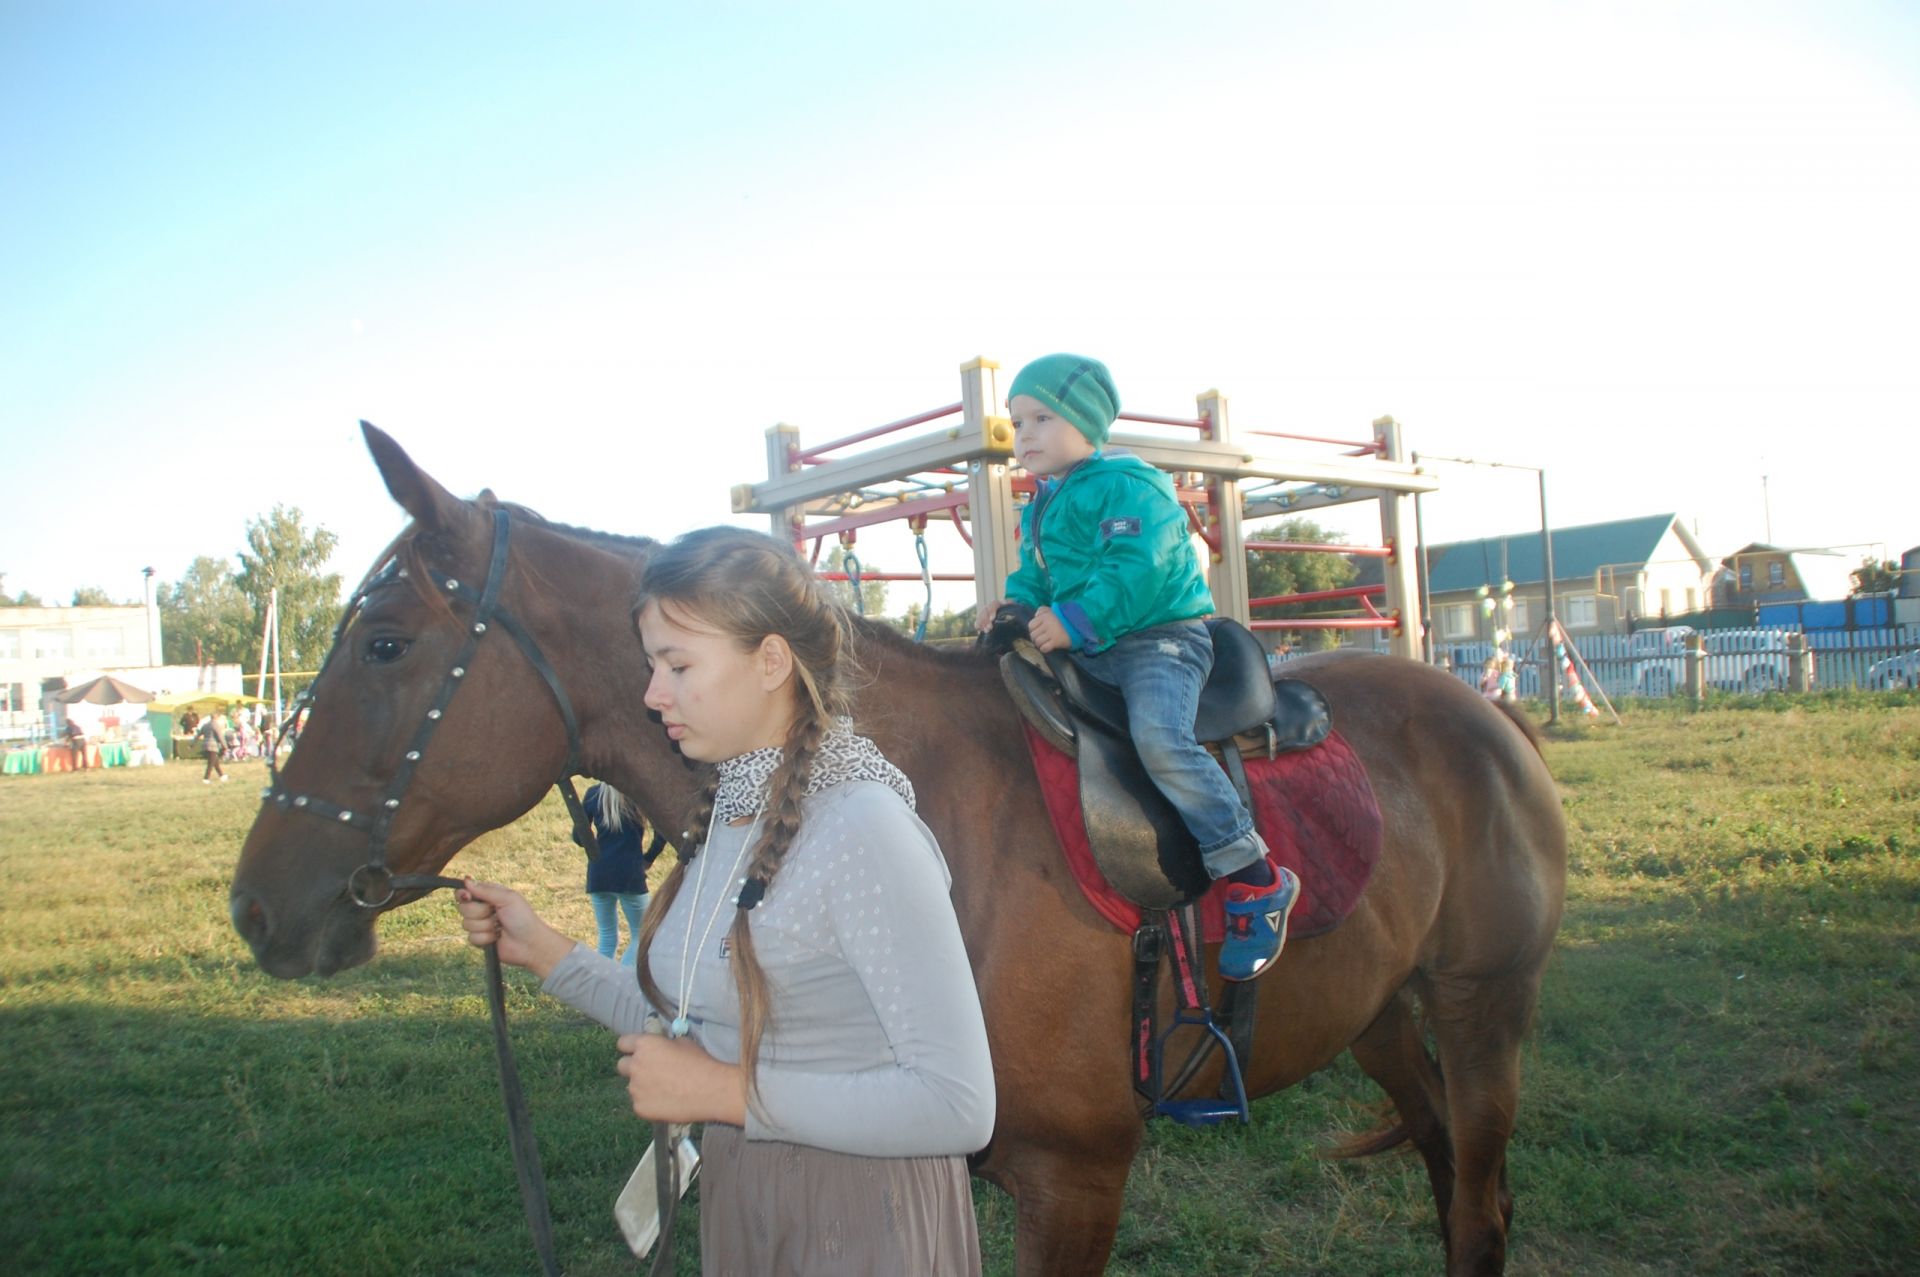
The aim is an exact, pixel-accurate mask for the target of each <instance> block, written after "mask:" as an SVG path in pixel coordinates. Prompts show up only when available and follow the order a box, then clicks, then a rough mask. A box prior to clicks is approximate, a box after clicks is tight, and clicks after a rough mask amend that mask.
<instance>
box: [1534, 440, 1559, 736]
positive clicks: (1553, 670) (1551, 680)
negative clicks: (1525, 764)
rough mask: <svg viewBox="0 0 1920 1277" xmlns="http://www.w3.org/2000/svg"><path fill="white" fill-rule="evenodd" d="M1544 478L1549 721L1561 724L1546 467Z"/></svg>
mask: <svg viewBox="0 0 1920 1277" xmlns="http://www.w3.org/2000/svg"><path fill="white" fill-rule="evenodd" d="M1537 473H1538V474H1539V476H1540V550H1541V557H1542V558H1543V559H1544V560H1545V564H1544V566H1545V568H1546V573H1545V575H1546V585H1547V658H1546V662H1545V663H1546V681H1547V721H1548V722H1549V723H1558V722H1559V721H1560V662H1559V659H1558V658H1557V656H1556V654H1555V651H1554V648H1555V641H1556V639H1557V637H1558V635H1559V632H1560V627H1559V625H1558V624H1557V623H1556V622H1557V620H1558V618H1557V617H1556V615H1555V612H1554V606H1553V525H1552V524H1550V523H1549V522H1547V471H1546V468H1545V467H1542V468H1541V469H1540V470H1539V471H1538V472H1537Z"/></svg>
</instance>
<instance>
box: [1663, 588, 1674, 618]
mask: <svg viewBox="0 0 1920 1277" xmlns="http://www.w3.org/2000/svg"><path fill="white" fill-rule="evenodd" d="M1672 611H1673V591H1672V590H1669V589H1666V588H1665V587H1662V588H1661V590H1660V615H1662V616H1666V615H1668V614H1669V613H1671V612H1672Z"/></svg>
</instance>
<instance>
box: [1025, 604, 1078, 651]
mask: <svg viewBox="0 0 1920 1277" xmlns="http://www.w3.org/2000/svg"><path fill="white" fill-rule="evenodd" d="M1027 637H1028V638H1030V639H1032V640H1033V645H1034V646H1035V647H1037V648H1039V649H1040V650H1041V651H1043V652H1063V651H1067V650H1068V649H1070V648H1072V647H1073V636H1072V635H1071V634H1068V633H1067V627H1066V626H1064V625H1062V624H1061V623H1060V618H1059V617H1058V616H1056V615H1054V611H1053V609H1052V608H1050V607H1043V608H1041V609H1039V610H1038V611H1036V612H1035V613H1034V614H1033V620H1031V621H1029V622H1027Z"/></svg>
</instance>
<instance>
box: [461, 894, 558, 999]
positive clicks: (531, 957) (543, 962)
mask: <svg viewBox="0 0 1920 1277" xmlns="http://www.w3.org/2000/svg"><path fill="white" fill-rule="evenodd" d="M454 902H455V906H456V907H457V908H458V909H459V910H460V924H461V925H462V926H464V927H465V928H466V929H467V943H468V944H470V945H474V946H475V947H477V948H482V949H484V948H486V947H487V946H488V945H490V944H491V945H497V946H498V947H499V951H500V961H502V962H504V963H506V964H507V965H508V966H512V967H525V968H526V969H527V970H529V971H531V972H533V973H534V974H535V975H537V976H539V977H540V978H541V979H542V980H544V979H546V978H547V976H548V975H550V974H551V973H552V971H553V968H554V967H555V966H556V965H557V964H558V963H559V961H560V959H562V958H564V957H566V956H567V954H569V953H571V952H572V951H573V941H572V940H570V939H568V938H567V937H566V936H563V935H561V934H560V933H559V932H558V931H555V930H554V929H553V928H552V927H550V926H548V925H547V924H546V923H545V922H542V921H541V920H540V915H539V914H537V913H535V912H534V911H533V906H532V905H530V904H528V903H527V901H526V898H525V897H524V896H522V895H521V894H520V893H519V892H517V891H515V890H513V889H512V888H511V887H503V886H501V885H500V884H499V883H497V882H475V881H474V880H473V879H471V878H469V879H467V885H466V886H464V887H462V888H461V889H460V890H459V891H456V892H455V893H454Z"/></svg>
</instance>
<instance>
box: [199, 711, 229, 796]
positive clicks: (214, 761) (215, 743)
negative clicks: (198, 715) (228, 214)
mask: <svg viewBox="0 0 1920 1277" xmlns="http://www.w3.org/2000/svg"><path fill="white" fill-rule="evenodd" d="M195 734H196V735H197V736H199V737H200V746H201V748H202V749H204V750H206V752H207V767H206V770H205V771H203V772H201V773H200V783H201V784H202V785H211V784H212V783H213V777H214V776H215V774H216V773H217V774H218V775H219V777H220V783H221V784H223V785H224V784H226V783H227V769H226V768H224V767H222V766H221V765H220V753H221V751H222V750H224V749H226V747H227V734H226V732H225V731H224V730H222V726H221V722H220V711H219V710H210V711H208V713H207V716H206V717H205V718H203V719H201V720H200V727H199V730H198V731H197V732H196V733H195Z"/></svg>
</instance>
